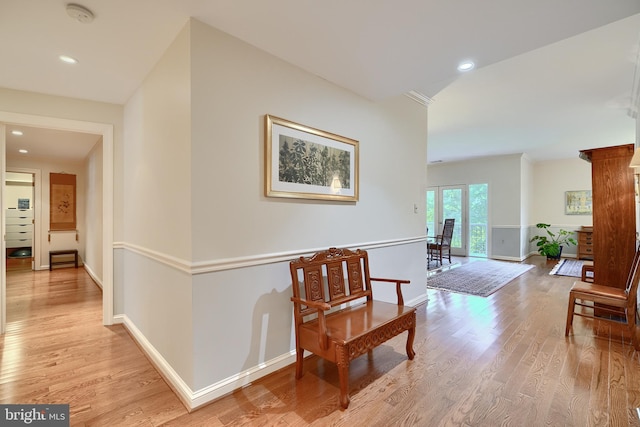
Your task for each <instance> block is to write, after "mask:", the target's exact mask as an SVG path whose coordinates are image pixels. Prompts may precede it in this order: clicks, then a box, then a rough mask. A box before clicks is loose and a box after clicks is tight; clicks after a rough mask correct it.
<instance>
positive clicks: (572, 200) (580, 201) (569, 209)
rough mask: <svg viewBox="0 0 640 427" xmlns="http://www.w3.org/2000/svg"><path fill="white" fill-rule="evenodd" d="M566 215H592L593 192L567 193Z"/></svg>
mask: <svg viewBox="0 0 640 427" xmlns="http://www.w3.org/2000/svg"><path fill="white" fill-rule="evenodd" d="M564 213H565V215H591V214H592V210H591V190H579V191H565V193H564Z"/></svg>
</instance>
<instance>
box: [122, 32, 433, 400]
mask: <svg viewBox="0 0 640 427" xmlns="http://www.w3.org/2000/svg"><path fill="white" fill-rule="evenodd" d="M189 65H190V68H189ZM185 90H188V91H189V92H188V93H184V92H185ZM265 114H273V115H277V116H280V117H283V118H286V119H288V120H292V121H295V122H299V123H303V124H305V125H308V126H311V127H316V128H319V129H323V130H326V131H329V132H333V133H337V134H340V135H344V136H347V137H350V138H353V139H356V140H359V141H360V200H359V201H358V202H357V203H337V202H326V201H305V200H285V199H275V198H267V197H265V196H264V194H263V191H264V190H263V188H264V166H263V163H264V116H265ZM125 123H126V132H125V140H126V151H125V172H124V173H125V181H126V182H127V186H126V189H125V196H124V198H125V201H126V203H125V215H124V216H125V236H126V237H125V241H124V242H123V251H122V253H121V254H117V255H116V257H115V262H116V265H120V264H122V265H123V269H124V271H125V274H124V275H123V277H122V281H123V282H124V285H123V289H124V300H123V301H117V304H116V306H122V307H123V314H124V316H125V317H126V318H127V319H129V320H130V322H131V324H132V325H134V326H135V328H136V329H138V330H140V331H141V332H142V334H143V335H144V339H145V340H146V341H147V342H148V348H147V349H148V351H151V352H152V353H153V354H155V355H156V357H158V358H159V359H161V360H164V361H166V362H167V365H168V367H167V372H168V373H169V375H171V374H172V373H175V374H176V375H177V376H178V377H179V378H174V379H175V383H174V385H175V384H178V385H180V384H184V386H185V388H184V389H183V391H184V392H186V394H188V395H190V396H191V398H192V399H200V400H202V399H204V400H205V401H206V400H209V399H212V398H215V397H219V396H220V395H222V394H224V393H226V392H228V391H230V390H232V389H233V388H235V387H238V386H239V385H241V383H242V381H243V380H242V378H246V375H248V374H247V373H251V375H252V377H255V376H256V375H257V376H260V375H264V374H265V373H268V372H270V370H272V369H275V368H277V367H279V366H282V365H281V364H282V363H285V364H286V363H291V362H293V358H292V357H291V354H290V353H291V350H292V349H293V348H294V344H293V341H292V328H293V324H292V319H291V313H292V305H291V302H290V299H289V298H290V296H291V290H290V286H291V285H290V281H291V279H290V277H289V270H288V261H289V260H290V259H292V258H295V257H296V256H299V255H301V254H303V253H307V252H309V251H314V250H317V249H322V248H327V247H329V246H351V247H353V246H358V247H365V248H368V249H369V250H370V254H371V255H370V256H371V258H372V259H373V260H374V262H372V274H374V275H377V276H380V275H384V276H387V277H389V276H390V277H401V278H406V279H410V280H411V281H412V284H411V285H410V286H409V287H407V288H405V301H407V302H409V301H413V302H414V303H417V302H419V301H421V300H423V299H424V298H425V297H426V290H425V286H424V285H425V280H426V278H425V276H426V271H425V265H424V260H425V256H426V254H425V247H424V246H425V245H424V241H423V240H422V236H423V234H424V191H423V189H424V187H425V167H424V162H425V159H426V109H425V108H424V107H423V106H421V105H419V104H417V103H415V102H413V101H411V100H410V99H409V98H407V97H404V96H401V97H398V98H395V99H391V100H388V101H386V102H381V103H373V102H370V101H368V100H365V99H362V98H360V97H358V96H356V95H354V94H353V93H351V92H349V91H346V90H344V89H341V88H338V87H336V86H333V85H331V84H329V83H327V82H326V81H325V80H323V79H320V78H318V77H316V76H313V75H311V74H308V73H306V72H304V71H303V70H301V69H299V68H297V67H294V66H292V65H290V64H288V63H286V62H284V61H281V60H279V59H277V58H275V57H273V56H271V55H269V54H267V53H265V52H262V51H260V50H258V49H256V48H254V47H252V46H250V45H247V44H245V43H243V42H241V41H239V40H237V39H235V38H233V37H231V36H229V35H226V34H224V33H222V32H220V31H218V30H215V29H213V28H211V27H208V26H206V25H204V24H202V23H200V22H198V21H196V20H192V21H191V22H190V24H189V25H188V26H187V27H186V28H185V29H184V31H183V32H181V34H180V35H179V36H178V38H177V39H176V40H175V41H174V43H173V44H172V46H170V47H169V49H168V50H167V52H166V54H165V56H164V57H163V58H162V60H161V61H160V62H159V63H158V64H157V66H156V67H155V68H154V70H153V71H152V72H151V74H150V75H149V77H148V78H147V79H146V81H145V83H144V84H143V85H142V87H140V88H139V89H138V90H137V91H136V93H135V95H134V96H133V97H132V98H131V100H130V101H129V102H128V103H127V106H126V108H125ZM185 126H187V129H186V130H185V129H184V128H185ZM150 150H151V151H163V153H162V154H156V153H150V152H149V151H150ZM185 156H186V157H185ZM169 160H171V162H169ZM399 164H401V165H402V168H401V169H400V168H398V167H397V166H396V165H399ZM158 174H169V176H170V177H171V180H172V181H171V182H169V181H168V180H167V179H165V178H164V177H162V176H160V177H158ZM167 185H168V186H169V188H168V189H167V190H166V191H164V192H162V191H161V190H162V188H163V186H167ZM178 190H179V191H178ZM414 204H415V205H417V206H418V208H419V211H418V212H417V213H414V209H413V207H414ZM138 206H143V207H144V213H143V214H142V216H139V217H136V215H140V211H139V209H137V207H138ZM176 206H177V207H178V209H174V208H175V207H176ZM145 213H146V214H145ZM169 228H171V229H169ZM158 234H161V235H158ZM189 242H190V243H191V245H190V247H189V248H188V250H187V249H185V247H184V246H185V244H186V243H189ZM116 278H117V276H116ZM376 298H380V299H392V298H395V292H394V291H387V290H384V289H380V290H376ZM168 316H169V317H170V319H171V324H170V325H167V324H166V322H167V318H168ZM167 328H169V329H167ZM169 332H170V333H169ZM177 348H179V351H177V350H176V349H177Z"/></svg>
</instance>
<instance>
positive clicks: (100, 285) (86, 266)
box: [83, 263, 102, 289]
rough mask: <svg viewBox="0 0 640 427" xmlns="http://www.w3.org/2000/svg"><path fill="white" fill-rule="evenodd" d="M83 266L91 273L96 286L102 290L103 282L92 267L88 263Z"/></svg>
mask: <svg viewBox="0 0 640 427" xmlns="http://www.w3.org/2000/svg"><path fill="white" fill-rule="evenodd" d="M83 266H84V269H85V270H86V272H87V273H89V276H91V279H92V280H93V281H94V282H95V283H96V285H98V286H99V287H100V289H102V280H100V278H99V277H98V276H96V273H95V272H94V271H93V270H92V269H91V267H90V266H89V265H88V264H87V263H84V264H83Z"/></svg>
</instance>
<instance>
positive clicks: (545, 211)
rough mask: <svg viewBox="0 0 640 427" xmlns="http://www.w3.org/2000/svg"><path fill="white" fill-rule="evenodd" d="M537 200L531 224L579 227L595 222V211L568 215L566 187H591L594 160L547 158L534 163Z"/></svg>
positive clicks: (585, 188)
mask: <svg viewBox="0 0 640 427" xmlns="http://www.w3.org/2000/svg"><path fill="white" fill-rule="evenodd" d="M533 176H534V182H535V186H534V193H533V199H534V203H533V205H532V206H531V223H530V224H531V225H534V224H537V223H539V222H545V223H548V224H553V225H557V226H563V227H568V226H571V227H573V228H575V227H576V226H579V225H593V218H592V216H591V215H565V213H564V212H565V211H564V207H565V204H564V197H565V191H575V190H591V163H589V162H587V161H585V160H582V159H580V158H578V155H577V154H576V157H575V158H569V159H560V160H547V161H543V162H536V163H534V165H533Z"/></svg>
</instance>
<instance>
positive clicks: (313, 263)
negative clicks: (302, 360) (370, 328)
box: [290, 248, 372, 317]
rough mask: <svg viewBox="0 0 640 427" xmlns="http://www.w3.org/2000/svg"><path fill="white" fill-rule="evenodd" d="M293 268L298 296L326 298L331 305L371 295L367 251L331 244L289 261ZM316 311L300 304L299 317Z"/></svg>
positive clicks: (319, 299) (315, 298)
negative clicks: (325, 248)
mask: <svg viewBox="0 0 640 427" xmlns="http://www.w3.org/2000/svg"><path fill="white" fill-rule="evenodd" d="M290 268H291V277H292V280H293V284H292V285H293V296H294V297H296V298H303V299H307V300H311V301H316V302H326V303H328V304H329V305H331V307H335V306H337V305H340V304H344V303H346V302H349V301H353V300H356V299H359V298H363V297H366V298H367V299H369V300H370V299H371V298H372V292H371V282H370V277H369V259H368V257H367V252H366V251H363V250H360V249H358V250H356V251H351V250H349V249H336V248H331V249H329V250H326V251H322V252H318V253H317V254H315V255H314V256H312V257H311V258H305V257H300V258H299V259H297V260H295V261H292V262H291V263H290ZM345 279H346V283H345ZM316 312H317V310H316V309H315V308H310V307H303V306H300V311H299V312H298V313H296V317H298V316H301V317H304V316H307V315H310V314H314V313H316Z"/></svg>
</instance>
